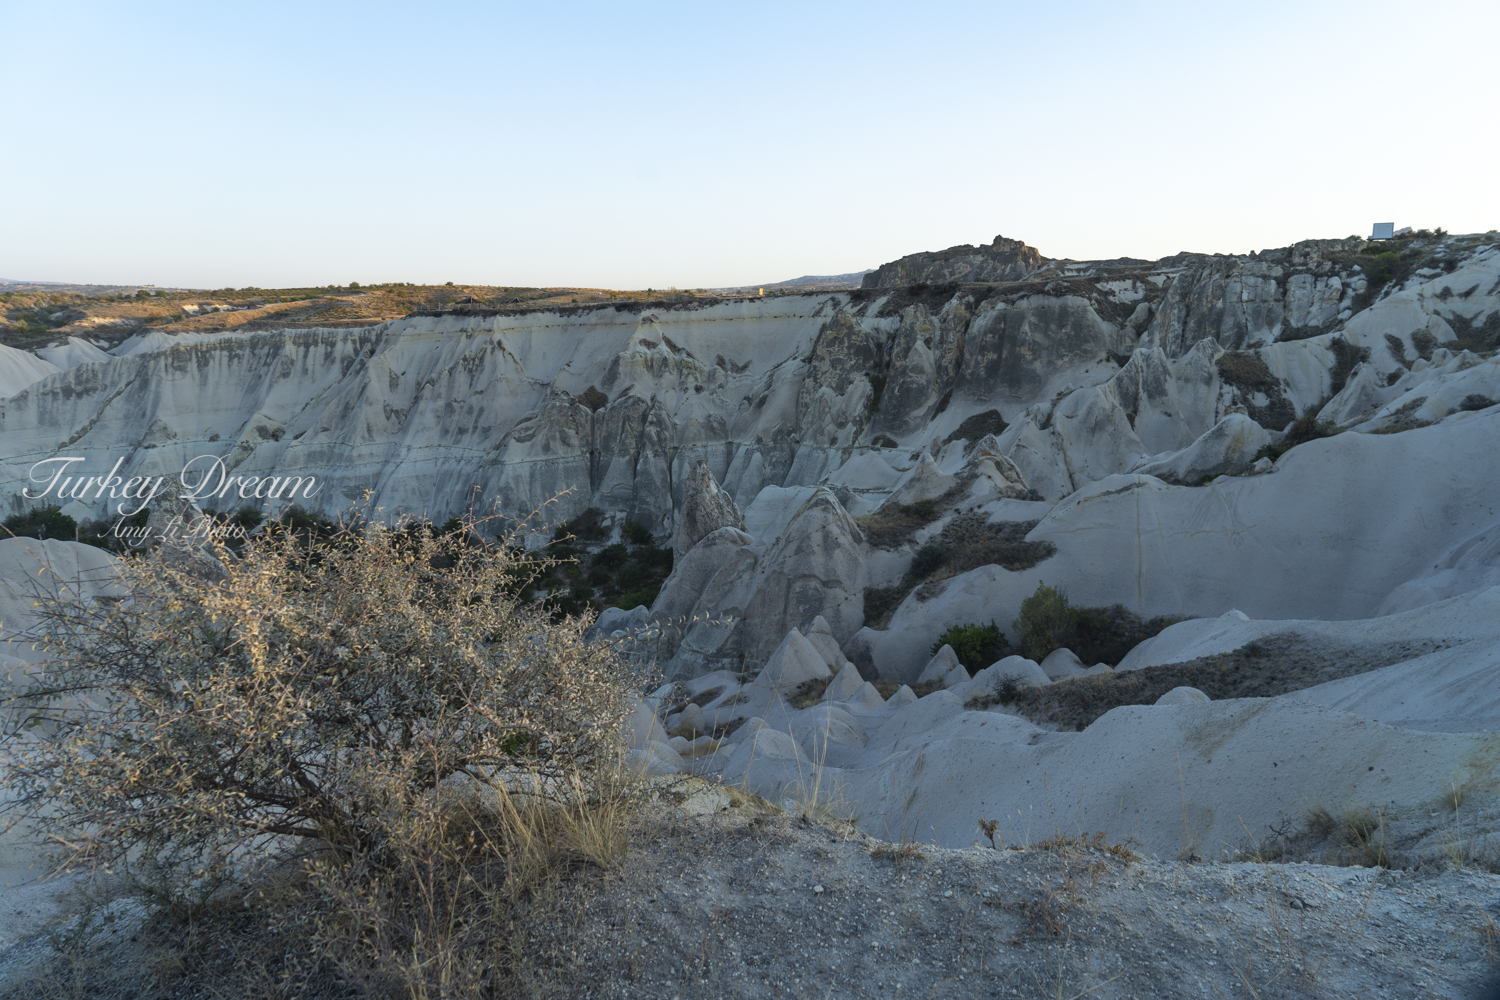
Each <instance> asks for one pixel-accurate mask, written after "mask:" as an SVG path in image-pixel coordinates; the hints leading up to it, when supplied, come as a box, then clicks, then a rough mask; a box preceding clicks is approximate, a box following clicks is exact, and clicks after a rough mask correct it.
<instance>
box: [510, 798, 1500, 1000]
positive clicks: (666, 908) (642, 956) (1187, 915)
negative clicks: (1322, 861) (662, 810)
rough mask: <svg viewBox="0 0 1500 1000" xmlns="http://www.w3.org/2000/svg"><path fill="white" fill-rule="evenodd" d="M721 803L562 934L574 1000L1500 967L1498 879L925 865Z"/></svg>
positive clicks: (1169, 993) (1059, 852)
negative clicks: (583, 999)
mask: <svg viewBox="0 0 1500 1000" xmlns="http://www.w3.org/2000/svg"><path fill="white" fill-rule="evenodd" d="M716 795H717V796H722V793H715V792H707V793H699V794H697V795H696V796H694V798H693V799H691V800H690V802H689V806H688V808H689V809H695V810H696V811H698V812H699V814H698V815H683V816H681V817H679V818H677V819H675V820H673V821H671V822H668V823H664V824H663V826H662V827H661V828H660V829H659V830H657V831H656V833H655V836H653V837H652V838H651V839H650V840H649V841H647V842H644V843H642V844H641V845H640V846H639V848H638V852H637V853H635V854H634V855H633V856H632V858H631V860H630V863H629V864H627V865H626V866H625V867H624V868H623V869H622V870H621V871H619V872H616V873H614V874H611V875H608V876H605V877H603V878H601V879H600V880H599V882H598V884H597V886H596V887H595V890H596V891H595V892H594V894H593V895H592V896H591V898H590V899H589V901H588V902H587V904H585V905H581V906H580V907H579V911H578V913H577V914H576V915H575V917H574V918H573V919H572V920H570V921H568V923H567V925H566V926H567V930H566V933H563V932H561V930H559V929H554V930H553V932H552V933H551V934H550V935H547V936H545V940H546V942H547V945H546V946H543V947H540V948H539V949H538V955H539V957H541V956H542V955H544V954H545V955H546V956H547V958H546V961H547V964H549V965H552V968H553V970H554V972H555V973H556V974H557V975H559V976H561V977H562V978H563V979H565V980H568V981H570V982H571V984H572V985H571V990H572V992H571V993H569V995H573V996H590V997H610V998H622V1000H623V998H646V997H653V998H654V997H663V998H665V997H673V998H683V1000H688V998H715V997H757V998H759V997H796V998H804V997H805V998H809V1000H811V998H834V997H1009V996H1015V997H1060V998H1076V997H1081V996H1084V995H1088V996H1097V997H1115V998H1127V997H1139V998H1148V997H1218V996H1223V997H1245V998H1271V997H1309V996H1312V997H1323V996H1326V997H1355V996H1357V997H1362V998H1375V997H1393V998H1395V997H1400V998H1408V997H1411V998H1415V997H1424V998H1426V997H1477V996H1480V995H1482V991H1483V988H1484V984H1485V983H1486V981H1487V978H1488V977H1489V976H1490V975H1491V973H1492V971H1493V970H1494V966H1495V963H1496V960H1497V958H1500V950H1497V949H1500V930H1497V927H1496V923H1495V917H1496V916H1500V876H1496V875H1493V874H1490V873H1488V872H1485V871H1474V870H1466V869H1450V870H1446V871H1442V872H1437V871H1433V872H1430V873H1428V874H1424V875H1415V874H1411V873H1404V872H1399V871H1387V870H1384V869H1379V868H1355V867H1327V866H1320V865H1311V864H1284V865H1283V864H1262V863H1235V864H1205V863H1199V864H1186V863H1181V862H1157V861H1146V860H1142V859H1137V858H1134V857H1131V856H1129V855H1128V853H1125V852H1116V851H1111V850H1108V849H1105V845H1103V844H1080V843H1078V842H1067V841H1066V840H1065V841H1063V842H1053V843H1052V844H1049V845H1040V846H1036V847H1033V848H1031V849H1027V850H1019V851H1015V850H1005V851H995V850H992V849H991V848H989V847H988V846H985V847H983V848H975V849H971V850H940V849H933V848H928V847H921V848H909V849H907V850H905V851H903V850H902V849H900V848H899V847H898V848H894V849H893V848H892V845H888V844H882V843H881V842H878V841H874V840H870V839H868V838H865V837H863V836H860V835H858V834H855V833H853V832H852V831H848V830H846V829H841V828H839V827H838V826H829V825H825V824H820V823H818V822H812V821H808V820H805V819H797V818H793V817H789V816H786V815H784V814H779V813H772V814H763V815H760V816H747V815H746V814H745V813H746V810H745V809H744V808H735V807H733V806H731V805H730V804H729V802H728V801H727V800H722V801H720V800H716V798H715V796H716ZM716 801H718V802H719V804H717V805H716V804H715V802H716ZM538 944H539V945H541V944H542V941H538Z"/></svg>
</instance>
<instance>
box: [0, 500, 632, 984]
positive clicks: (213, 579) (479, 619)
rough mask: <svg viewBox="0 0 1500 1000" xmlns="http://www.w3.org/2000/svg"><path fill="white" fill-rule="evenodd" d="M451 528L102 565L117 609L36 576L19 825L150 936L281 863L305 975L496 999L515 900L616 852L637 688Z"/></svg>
mask: <svg viewBox="0 0 1500 1000" xmlns="http://www.w3.org/2000/svg"><path fill="white" fill-rule="evenodd" d="M470 527H472V526H471V525H466V526H465V528H464V530H460V531H454V532H449V533H441V532H437V531H434V530H432V529H431V527H430V526H428V525H425V524H421V523H403V524H399V525H397V526H395V527H385V526H380V525H373V526H368V527H365V528H361V529H349V530H344V531H341V532H339V533H338V534H336V535H334V536H332V537H330V538H317V537H311V536H302V537H299V536H297V535H295V534H292V533H287V532H283V533H278V534H275V535H271V536H268V537H265V538H261V539H258V540H256V541H254V542H253V543H252V544H250V545H248V546H246V548H245V549H244V551H243V552H242V553H241V554H240V555H239V556H236V555H234V554H233V553H230V552H228V551H227V550H224V549H219V550H217V551H214V552H211V553H206V554H205V553H199V554H196V555H185V554H183V553H181V552H172V551H170V550H166V551H162V552H160V553H158V554H157V555H153V556H149V557H142V558H140V559H137V560H132V561H129V562H126V563H124V564H123V565H122V566H121V568H120V578H121V579H120V582H121V586H122V587H123V589H124V592H125V593H126V594H127V595H128V596H127V597H125V598H124V599H123V600H118V601H108V602H96V603H89V602H87V601H84V600H81V599H79V598H78V597H77V596H76V595H75V594H74V593H72V592H70V590H69V588H68V587H67V586H66V583H65V581H57V583H56V585H55V586H53V587H51V588H50V593H44V594H41V595H39V596H40V597H41V598H42V600H41V602H40V609H41V610H40V612H39V616H40V621H39V624H38V626H37V627H36V628H35V629H34V636H35V638H37V639H38V640H39V641H43V642H45V643H46V644H47V646H48V647H49V648H50V649H51V650H52V651H53V652H54V653H55V656H54V657H53V658H52V659H51V660H49V661H48V662H46V663H43V664H41V665H40V666H39V667H37V668H35V670H34V671H33V672H32V674H31V676H30V678H29V683H28V684H27V685H26V687H25V688H24V690H22V691H21V692H20V693H19V694H18V695H17V696H15V697H13V698H11V699H9V700H8V701H7V703H6V707H7V710H8V712H9V719H10V721H11V723H12V724H13V725H14V727H15V732H16V734H17V735H18V737H19V738H17V739H12V741H11V744H10V747H9V750H8V753H7V758H6V760H5V762H4V763H5V766H6V770H7V781H8V784H9V786H10V788H11V789H12V791H13V794H14V796H15V797H14V801H13V803H12V805H11V811H12V816H13V819H14V820H15V821H25V822H27V823H28V824H30V825H31V827H32V828H33V829H35V830H36V831H38V832H39V834H40V835H41V836H42V837H43V838H45V839H46V840H48V841H50V842H51V843H52V844H54V845H57V847H56V850H55V852H54V856H53V858H52V860H53V862H54V864H55V865H56V866H57V867H58V868H70V869H83V870H91V871H95V872H106V871H107V872H113V873H116V874H123V875H125V876H126V877H127V878H134V879H135V880H136V884H137V886H146V885H149V886H150V888H151V898H150V899H149V900H148V901H151V902H155V903H158V904H163V903H164V904H166V905H165V906H158V907H157V908H156V910H157V913H158V918H159V919H162V918H165V919H168V920H171V919H178V920H182V919H197V917H198V916H204V917H207V916H209V915H211V914H212V912H214V909H215V907H219V908H222V907H223V906H224V905H225V904H224V902H223V901H224V900H225V899H226V898H228V899H235V898H240V899H246V900H248V898H249V895H251V894H253V890H254V888H255V887H256V886H258V885H264V884H265V880H266V878H267V877H269V875H273V874H275V873H276V872H281V873H283V874H284V873H285V872H287V871H289V870H291V871H296V872H298V873H299V874H298V876H297V878H295V879H293V880H292V881H293V883H294V884H295V886H296V889H295V891H291V890H288V891H286V892H283V893H281V895H280V897H278V899H279V902H277V903H276V904H275V905H272V906H271V907H270V909H271V910H272V911H274V912H273V913H272V914H271V915H270V916H268V917H267V918H266V920H265V925H266V926H267V927H270V928H272V930H271V931H268V932H267V933H278V934H279V935H280V936H279V938H278V939H277V940H279V941H280V942H281V943H282V944H283V945H284V946H285V947H284V948H281V949H278V951H279V952H280V953H285V954H287V955H290V953H291V952H294V951H296V950H297V947H302V949H303V951H304V953H305V954H304V955H303V958H304V959H305V960H306V961H304V962H303V963H302V964H303V966H304V967H305V968H320V967H326V965H327V963H329V962H332V963H333V964H334V965H335V966H336V967H337V968H338V970H339V972H340V975H339V979H340V980H341V981H343V982H344V983H345V984H351V983H352V984H360V985H363V986H365V987H366V988H367V989H369V990H370V991H371V992H372V993H374V994H376V995H391V993H392V991H394V993H396V994H400V995H410V996H413V997H421V996H433V997H436V996H459V995H464V996H492V995H503V994H504V993H505V992H506V989H507V987H506V986H505V983H506V982H508V981H509V980H508V979H507V976H508V975H510V973H508V972H507V971H506V970H507V969H510V968H511V965H510V964H505V963H502V964H499V965H497V964H496V963H497V962H501V960H502V959H506V961H507V962H509V961H510V960H512V959H515V958H516V957H517V954H518V953H515V952H514V951H510V952H505V953H504V954H501V952H502V951H504V949H507V948H509V949H514V948H518V947H522V946H523V945H524V942H525V940H526V939H527V935H526V934H525V933H524V923H523V918H525V917H526V913H527V912H529V911H528V910H527V907H529V906H530V905H531V904H530V903H529V902H528V901H529V900H533V899H534V898H536V894H537V893H538V891H539V889H540V887H543V886H545V885H547V884H549V881H555V879H556V878H557V877H560V876H562V875H565V874H567V873H568V872H569V871H571V870H573V869H574V868H576V867H577V866H578V865H583V864H589V865H600V864H607V863H609V862H610V861H611V859H613V858H615V857H617V856H618V855H619V854H620V852H621V850H623V844H624V836H625V833H626V829H627V825H628V824H627V820H628V816H629V812H630V807H631V804H632V802H633V801H634V799H633V796H634V794H635V793H634V791H633V789H634V788H636V787H637V785H638V782H636V781H634V779H631V778H629V776H623V775H622V774H621V772H620V771H619V766H620V761H621V756H622V750H623V747H622V744H621V736H622V734H621V720H622V718H623V716H624V714H625V711H626V708H627V705H628V701H627V697H628V692H629V690H630V689H631V688H632V687H633V686H634V685H635V684H636V682H637V681H638V680H639V678H637V677H635V676H634V675H633V673H632V668H630V667H629V666H628V664H626V663H625V662H624V661H623V660H622V658H621V657H620V656H618V655H617V654H616V653H615V652H614V651H613V650H612V649H611V648H610V647H608V646H605V645H600V644H590V643H587V642H585V641H584V639H583V630H584V628H585V627H586V625H587V624H588V621H587V619H574V618H563V619H562V620H561V621H554V619H553V615H552V612H551V609H549V608H546V607H543V606H537V605H532V604H526V603H522V602H521V601H520V600H519V599H518V598H517V597H516V596H515V595H516V593H517V592H518V591H519V590H520V589H521V587H522V585H523V584H524V583H525V582H526V581H527V580H528V579H529V578H530V577H531V576H532V575H533V574H534V573H535V571H536V569H537V566H538V564H537V563H536V562H534V561H530V560H528V559H527V558H526V557H525V556H523V555H520V554H519V549H518V548H516V547H514V546H510V545H500V546H494V547H491V546H486V545H483V544H479V543H477V542H476V541H475V539H476V538H477V534H476V533H474V532H473V531H471V530H469V528H470ZM289 866H290V867H289ZM247 887H248V889H249V890H250V892H248V893H247ZM244 905H246V906H248V905H249V903H248V902H246V903H245V904H244ZM293 930H295V931H296V933H293V932H292V931H293ZM299 935H300V937H299ZM476 949H477V950H476ZM319 954H321V955H322V956H323V961H318V960H317V958H316V956H317V955H319ZM479 956H483V958H482V960H480V958H479ZM507 956H509V957H508V958H507ZM287 961H288V962H289V963H290V962H291V959H290V958H288V959H287ZM292 964H296V963H292ZM470 965H473V966H475V968H469V966H470ZM478 966H483V967H484V968H483V970H478ZM476 977H477V978H476Z"/></svg>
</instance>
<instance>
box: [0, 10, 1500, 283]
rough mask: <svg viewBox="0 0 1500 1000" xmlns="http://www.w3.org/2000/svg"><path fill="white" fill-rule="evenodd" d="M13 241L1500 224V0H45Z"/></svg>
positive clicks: (184, 269)
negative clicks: (1498, 48) (1499, 80)
mask: <svg viewBox="0 0 1500 1000" xmlns="http://www.w3.org/2000/svg"><path fill="white" fill-rule="evenodd" d="M0 35H3V37H4V57H3V59H0V121H3V122H4V123H5V139H4V152H3V155H0V206H3V207H0V276H3V277H7V278H12V279H23V280H60V281H87V282H150V283H155V284H161V285H188V286H200V287H219V286H223V285H234V286H243V285H251V284H254V285H260V286H263V287H273V286H286V285H295V284H328V283H339V284H343V283H347V282H349V281H361V282H367V283H368V282H375V281H387V280H403V281H417V282H441V281H449V280H452V281H460V282H480V283H486V284H523V283H524V284H575V285H586V286H610V287H621V288H633V287H645V286H648V285H649V286H655V287H663V286H668V285H677V286H680V287H696V286H713V285H725V284H740V283H748V282H757V281H773V280H779V279H784V278H790V277H794V276H797V275H801V274H806V273H815V274H826V273H838V272H844V271H852V270H857V269H859V268H864V267H873V266H875V265H878V264H880V263H882V262H883V261H887V260H891V259H894V258H896V257H898V256H901V255H902V254H906V253H911V252H914V251H918V250H924V249H941V248H943V247H947V246H950V245H953V244H956V243H973V242H987V241H988V240H990V239H991V238H993V237H994V236H995V234H996V233H1004V234H1005V235H1006V236H1012V237H1017V238H1020V239H1024V240H1026V241H1027V242H1028V243H1030V244H1032V245H1033V246H1035V247H1037V248H1038V249H1040V250H1041V251H1042V252H1043V253H1044V254H1048V255H1050V256H1057V257H1064V256H1066V257H1073V258H1080V259H1081V258H1088V257H1106V256H1120V255H1129V256H1136V257H1157V256H1162V255H1165V254H1170V253H1175V252H1177V251H1180V250H1197V251H1206V252H1243V251H1248V250H1254V249H1260V248H1263V247H1271V246H1282V245H1285V244H1287V243H1289V242H1292V241H1294V240H1297V239H1303V238H1308V237H1329V236H1346V235H1349V234H1351V233H1356V232H1358V233H1368V231H1369V226H1370V224H1371V223H1372V222H1375V221H1394V222H1396V223H1397V224H1398V225H1413V226H1416V227H1424V226H1425V227H1432V226H1444V227H1446V228H1448V229H1449V230H1451V231H1455V232H1464V231H1475V230H1488V229H1490V228H1493V227H1500V184H1497V183H1496V177H1497V176H1500V155H1497V153H1500V129H1497V126H1496V107H1497V103H1496V95H1497V87H1496V84H1495V82H1494V66H1495V45H1496V40H1497V39H1500V4H1496V3H1495V2H1494V0H1486V2H1482V3H1480V2H1476V3H1446V2H1436V3H1433V2H1429V3H1422V4H1416V3H1410V2H1407V3H1380V2H1376V3H1371V2H1351V3H1317V2H1299V3H1278V2H1266V3H1257V4H1213V3H1205V2H1195V3H1182V4H1171V3H1160V4H1158V3H1130V4H1126V3H1076V2H1052V3H1026V4H1014V3H984V4H966V3H925V4H920V5H917V4H912V5H896V4H882V3H873V2H861V3H849V4H821V5H814V6H808V5H804V4H784V5H783V4H768V3H759V4H739V5H736V4H723V3H719V4H706V3H705V4H693V5H687V4H642V5H623V4H622V5H594V4H572V5H568V4H535V3H531V4H525V5H519V4H517V5H508V4H471V3H441V2H427V3H421V4H416V3H411V4H391V3H361V4H353V3H315V2H314V3H296V4H284V3H264V2H263V3H259V4H188V3H178V4H174V3H133V4H120V3H107V4H105V3H100V4H89V3H71V2H67V0H49V2H48V3H22V2H19V0H10V2H7V3H5V4H4V5H3V7H0Z"/></svg>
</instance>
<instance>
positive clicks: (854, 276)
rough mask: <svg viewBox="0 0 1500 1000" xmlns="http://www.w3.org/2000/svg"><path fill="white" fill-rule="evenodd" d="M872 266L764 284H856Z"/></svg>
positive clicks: (783, 286)
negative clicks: (861, 269)
mask: <svg viewBox="0 0 1500 1000" xmlns="http://www.w3.org/2000/svg"><path fill="white" fill-rule="evenodd" d="M873 270H874V268H871V267H867V268H865V269H864V270H863V271H851V272H849V273H848V274H804V275H803V276H802V277H800V278H793V279H791V280H790V281H778V282H776V283H775V284H771V285H766V286H765V287H766V288H791V287H794V286H803V285H812V286H820V285H857V284H859V283H860V281H861V280H863V279H864V276H865V275H867V274H869V273H870V272H871V271H873Z"/></svg>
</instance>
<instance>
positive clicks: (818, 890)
mask: <svg viewBox="0 0 1500 1000" xmlns="http://www.w3.org/2000/svg"><path fill="white" fill-rule="evenodd" d="M813 895H815V896H821V895H823V887H822V886H821V885H815V886H813Z"/></svg>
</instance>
